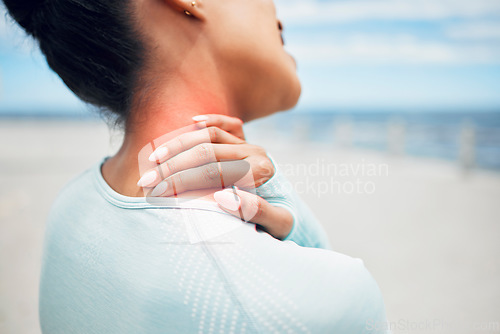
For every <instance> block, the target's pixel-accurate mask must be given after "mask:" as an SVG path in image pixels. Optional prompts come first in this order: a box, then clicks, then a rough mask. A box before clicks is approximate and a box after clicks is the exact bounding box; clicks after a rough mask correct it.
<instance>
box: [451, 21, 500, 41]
mask: <svg viewBox="0 0 500 334" xmlns="http://www.w3.org/2000/svg"><path fill="white" fill-rule="evenodd" d="M445 34H446V36H447V37H449V38H452V39H457V40H497V41H498V40H500V21H498V22H496V21H473V22H466V23H460V24H453V25H449V26H447V27H446V28H445Z"/></svg>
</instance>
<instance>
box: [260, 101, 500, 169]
mask: <svg viewBox="0 0 500 334" xmlns="http://www.w3.org/2000/svg"><path fill="white" fill-rule="evenodd" d="M270 121H271V122H272V126H273V127H274V128H275V129H276V130H277V131H278V133H279V134H280V136H285V137H286V136H290V137H291V136H295V137H297V136H301V137H302V139H306V140H310V141H318V142H331V143H332V144H341V145H343V146H351V147H354V148H362V149H371V150H376V151H391V150H397V151H398V152H397V153H399V154H405V155H410V156H419V157H429V158H438V159H443V160H448V161H456V162H460V161H461V159H463V155H464V154H468V155H469V156H470V158H471V159H472V160H473V167H476V168H481V169H488V170H494V171H500V111H498V112H497V111H493V112H491V111H489V112H448V111H447V112H399V113H398V112H384V111H377V112H374V111H361V112H360V111H356V112H332V111H329V110H313V111H303V112H296V113H294V112H292V113H279V114H276V115H274V116H272V118H271V119H270Z"/></svg>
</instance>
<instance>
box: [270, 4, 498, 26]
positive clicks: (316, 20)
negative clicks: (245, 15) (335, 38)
mask: <svg viewBox="0 0 500 334" xmlns="http://www.w3.org/2000/svg"><path fill="white" fill-rule="evenodd" d="M278 15H279V16H280V18H281V19H282V20H283V21H284V22H285V23H288V24H325V23H344V22H350V21H362V20H442V19H448V18H467V19H472V18H481V17H484V16H489V17H491V16H495V17H500V1H499V0H350V1H346V0H342V1H319V0H280V1H279V2H278Z"/></svg>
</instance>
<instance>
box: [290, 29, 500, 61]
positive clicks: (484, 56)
mask: <svg viewBox="0 0 500 334" xmlns="http://www.w3.org/2000/svg"><path fill="white" fill-rule="evenodd" d="M328 39H329V41H328V43H325V42H324V41H322V40H328ZM288 50H289V51H290V53H291V54H292V55H294V57H296V58H297V60H298V61H299V66H300V62H302V63H305V64H318V63H321V64H322V65H323V66H324V65H340V64H342V65H343V64H363V65H386V64H439V65H460V64H461V65H463V64H500V45H493V46H492V45H491V43H482V44H474V45H464V44H461V43H458V44H453V43H446V42H439V41H425V40H420V39H418V38H416V37H414V36H411V35H403V34H402V35H394V36H384V35H380V36H377V35H372V34H354V35H349V36H347V37H345V38H342V39H335V40H332V39H331V36H329V37H326V36H325V38H324V39H322V38H319V39H317V40H313V41H308V40H306V39H304V40H302V41H297V43H295V44H292V45H290V46H289V47H288Z"/></svg>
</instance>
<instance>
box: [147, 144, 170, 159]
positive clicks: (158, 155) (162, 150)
mask: <svg viewBox="0 0 500 334" xmlns="http://www.w3.org/2000/svg"><path fill="white" fill-rule="evenodd" d="M167 154H168V149H167V148H166V147H165V146H162V147H159V148H157V149H156V151H154V152H153V153H151V155H150V156H149V161H157V160H162V159H164V158H165V157H166V156H167Z"/></svg>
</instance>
